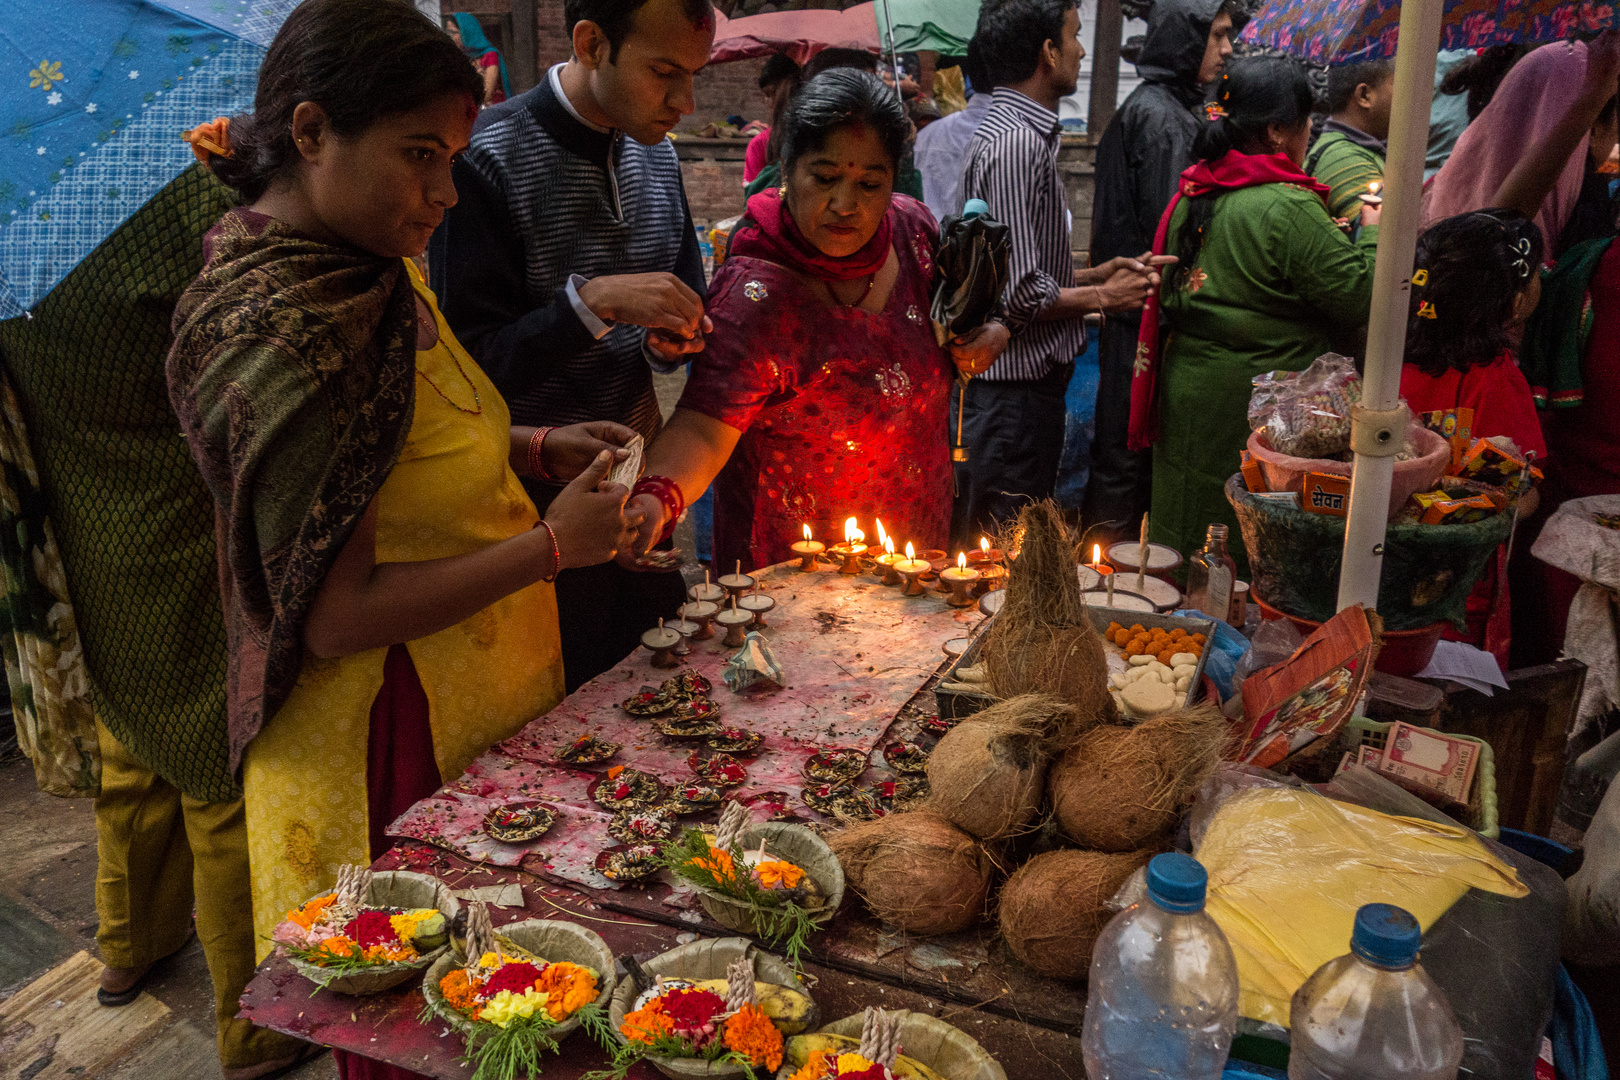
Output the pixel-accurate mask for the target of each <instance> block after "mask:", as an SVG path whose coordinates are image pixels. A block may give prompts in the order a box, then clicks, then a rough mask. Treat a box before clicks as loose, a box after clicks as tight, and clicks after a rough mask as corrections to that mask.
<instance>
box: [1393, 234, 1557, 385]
mask: <svg viewBox="0 0 1620 1080" xmlns="http://www.w3.org/2000/svg"><path fill="white" fill-rule="evenodd" d="M1541 253H1542V241H1541V230H1540V229H1538V228H1537V227H1536V223H1535V222H1533V221H1531V220H1530V219H1529V218H1526V217H1524V216H1523V215H1521V214H1517V213H1515V212H1513V211H1512V210H1476V211H1474V212H1472V213H1468V214H1458V215H1457V216H1456V217H1449V218H1446V219H1444V220H1442V221H1437V222H1435V223H1434V224H1433V225H1431V226H1429V228H1428V229H1426V230H1425V231H1424V232H1423V234H1422V235H1421V236H1419V237H1418V242H1417V264H1416V268H1415V269H1414V270H1413V272H1412V313H1411V316H1410V319H1409V321H1408V322H1407V326H1406V361H1407V363H1410V364H1416V365H1417V366H1418V367H1419V368H1421V369H1422V370H1423V371H1425V372H1426V373H1428V374H1430V375H1441V374H1444V373H1445V371H1446V370H1447V369H1448V368H1456V369H1457V370H1458V371H1467V370H1468V369H1469V368H1472V367H1477V366H1478V365H1480V364H1488V363H1490V362H1491V361H1492V360H1494V359H1496V358H1497V357H1498V356H1500V355H1501V354H1502V353H1503V351H1504V350H1506V349H1508V348H1510V347H1512V345H1513V343H1514V341H1515V339H1516V337H1517V330H1518V329H1519V327H1520V326H1521V325H1522V324H1523V323H1524V321H1525V320H1526V319H1528V318H1529V317H1530V313H1531V312H1532V311H1534V310H1535V309H1536V303H1537V301H1538V300H1539V299H1540V298H1541V275H1540V273H1539V269H1540V266H1541Z"/></svg>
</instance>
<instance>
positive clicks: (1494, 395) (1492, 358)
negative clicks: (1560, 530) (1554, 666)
mask: <svg viewBox="0 0 1620 1080" xmlns="http://www.w3.org/2000/svg"><path fill="white" fill-rule="evenodd" d="M1542 246H1543V245H1542V238H1541V230H1540V229H1538V228H1537V227H1536V224H1535V222H1533V221H1531V220H1529V219H1528V218H1526V217H1524V216H1523V215H1521V214H1518V213H1515V212H1513V211H1511V210H1478V211H1475V212H1473V213H1469V214H1458V215H1457V216H1456V217H1449V218H1445V219H1444V220H1442V221H1437V222H1435V224H1434V225H1432V226H1430V227H1429V228H1428V229H1427V230H1426V231H1425V232H1424V233H1423V235H1422V236H1420V237H1418V244H1417V266H1416V269H1415V270H1414V271H1413V273H1412V314H1411V317H1410V321H1409V322H1408V323H1407V329H1406V363H1405V364H1403V365H1402V367H1401V397H1403V398H1405V399H1406V403H1407V404H1408V405H1410V406H1411V407H1412V411H1413V412H1416V413H1419V414H1422V413H1429V412H1444V411H1447V410H1451V409H1458V408H1466V409H1472V410H1474V426H1473V429H1472V431H1471V435H1472V436H1473V438H1475V439H1489V438H1494V437H1496V436H1502V435H1505V436H1507V437H1508V438H1509V439H1512V440H1513V443H1514V445H1515V446H1516V447H1517V448H1518V451H1519V453H1521V454H1525V453H1532V452H1533V453H1534V454H1535V456H1536V458H1537V460H1545V459H1546V457H1547V441H1546V439H1545V438H1544V437H1543V435H1542V433H1541V421H1540V419H1539V418H1538V417H1537V416H1536V406H1535V401H1534V400H1533V399H1532V398H1531V396H1530V384H1529V383H1528V382H1526V381H1525V378H1524V374H1523V373H1522V372H1521V371H1520V370H1519V365H1518V363H1517V362H1516V361H1515V360H1514V352H1515V350H1516V349H1517V347H1518V344H1519V340H1520V338H1521V337H1522V336H1523V333H1524V324H1525V320H1527V319H1529V317H1530V314H1531V312H1533V311H1535V309H1536V304H1537V303H1538V302H1539V301H1540V299H1541V276H1540V274H1539V273H1538V270H1539V268H1540V266H1541V256H1542ZM1536 502H1537V496H1536V492H1535V491H1533V490H1532V491H1529V492H1527V493H1525V495H1524V496H1523V497H1522V498H1521V499H1520V501H1519V513H1520V514H1521V515H1522V516H1529V515H1530V514H1533V513H1534V512H1535V508H1536ZM1444 636H1445V637H1446V638H1448V639H1450V640H1453V641H1467V642H1470V643H1471V644H1474V645H1480V646H1482V647H1483V648H1484V649H1485V650H1486V651H1488V652H1491V653H1493V654H1495V655H1496V657H1497V660H1498V662H1499V663H1501V665H1502V668H1503V670H1506V669H1507V660H1508V656H1507V653H1508V594H1507V578H1506V574H1505V572H1504V570H1503V567H1502V552H1501V551H1498V552H1497V554H1496V558H1495V559H1493V560H1492V562H1491V565H1490V566H1488V567H1487V568H1486V571H1485V574H1484V576H1483V577H1482V578H1481V579H1480V582H1479V584H1478V585H1477V586H1475V588H1474V591H1473V593H1472V594H1470V596H1469V597H1468V632H1467V633H1466V634H1457V633H1454V632H1453V631H1452V630H1451V628H1449V627H1448V628H1447V630H1446V632H1445V635H1444Z"/></svg>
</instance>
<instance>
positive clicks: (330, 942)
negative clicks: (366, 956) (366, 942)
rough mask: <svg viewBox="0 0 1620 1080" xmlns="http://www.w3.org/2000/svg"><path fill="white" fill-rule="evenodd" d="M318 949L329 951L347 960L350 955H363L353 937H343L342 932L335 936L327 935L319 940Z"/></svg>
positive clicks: (324, 951)
mask: <svg viewBox="0 0 1620 1080" xmlns="http://www.w3.org/2000/svg"><path fill="white" fill-rule="evenodd" d="M320 951H321V952H323V953H330V954H331V955H333V956H335V957H337V958H338V959H340V960H347V959H349V958H350V957H354V956H360V955H363V954H362V953H361V951H360V945H359V943H358V942H356V941H355V940H354V939H353V938H346V937H344V936H343V935H342V934H339V935H338V936H337V937H329V938H327V939H326V940H325V941H323V942H321V947H320Z"/></svg>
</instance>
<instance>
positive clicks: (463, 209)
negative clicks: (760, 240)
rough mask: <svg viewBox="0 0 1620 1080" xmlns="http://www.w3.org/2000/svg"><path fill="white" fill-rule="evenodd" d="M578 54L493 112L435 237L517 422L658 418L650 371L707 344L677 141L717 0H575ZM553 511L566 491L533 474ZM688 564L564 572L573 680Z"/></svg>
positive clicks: (654, 421) (677, 593) (606, 655)
mask: <svg viewBox="0 0 1620 1080" xmlns="http://www.w3.org/2000/svg"><path fill="white" fill-rule="evenodd" d="M564 12H565V15H566V18H567V21H568V24H569V27H570V33H571V34H572V35H573V46H574V56H573V59H571V60H569V61H568V63H566V64H559V65H557V66H556V67H554V68H552V69H551V71H550V72H549V73H547V75H546V77H545V78H544V79H542V80H541V82H540V85H539V86H536V87H535V88H534V89H533V90H530V91H528V92H526V93H523V94H520V95H518V96H517V97H515V98H513V99H511V100H510V101H507V102H504V103H503V104H500V105H496V106H494V107H492V108H490V109H487V110H485V111H484V113H483V115H482V116H480V117H479V119H478V124H477V126H476V127H475V129H474V132H473V137H472V145H471V146H470V147H469V148H468V150H467V153H466V154H465V156H464V158H463V160H462V161H461V162H460V163H458V165H457V166H456V190H457V193H458V195H459V196H460V201H459V202H458V203H457V205H456V206H455V207H453V208H452V209H451V210H450V211H449V213H448V214H447V215H446V216H445V220H444V224H443V225H442V226H441V227H440V228H439V231H438V233H437V234H435V236H434V240H433V244H432V246H431V247H430V249H429V258H430V260H431V283H432V285H433V288H434V289H435V290H437V292H438V295H439V300H440V305H441V307H442V308H443V310H444V314H445V318H446V319H448V320H449V322H450V325H451V327H452V328H453V329H454V330H455V332H456V336H457V337H458V338H460V339H461V341H462V343H463V344H464V345H465V346H466V347H467V350H468V351H469V352H470V353H472V355H473V356H474V358H476V359H477V360H478V362H479V363H480V364H481V365H482V366H483V368H484V370H485V371H486V372H488V374H489V376H490V378H491V379H492V380H494V382H495V385H496V386H497V387H498V388H499V389H500V391H501V394H502V395H503V396H504V397H505V398H506V401H507V404H508V405H509V406H510V407H511V410H512V420H513V422H514V423H517V424H533V425H536V426H551V425H563V424H573V423H584V422H589V421H616V422H618V423H621V424H625V425H627V426H629V427H631V428H633V429H635V430H636V431H638V432H640V433H641V435H642V436H643V437H644V438H646V439H647V440H648V441H649V442H650V441H651V440H652V437H653V435H654V434H656V433H657V431H658V429H659V427H660V425H661V419H660V415H659V411H658V401H657V398H656V397H655V396H654V393H653V384H652V372H653V370H654V369H655V368H657V369H659V370H673V368H674V367H676V366H678V365H679V364H680V363H682V362H683V360H684V357H685V356H686V354H688V353H692V352H696V351H699V350H701V349H702V348H703V335H704V333H705V332H706V331H707V330H708V329H709V328H710V327H709V321H708V318H707V317H706V316H705V315H704V314H703V296H704V280H703V263H702V258H701V255H700V253H699V251H698V246H697V237H696V235H695V233H694V231H693V227H692V214H691V211H690V209H688V207H687V204H686V192H685V190H684V189H683V187H682V185H681V172H680V163H679V162H678V161H677V160H676V157H675V148H674V146H673V145H671V143H670V142H669V140H668V139H667V138H666V137H665V136H667V135H668V133H669V131H670V129H671V128H673V127H674V126H675V124H676V123H678V122H679V120H680V118H681V117H682V116H684V115H687V114H689V113H691V111H692V108H693V98H692V75H693V73H694V72H696V71H697V70H698V69H699V68H701V67H702V66H703V65H704V64H705V63H707V62H708V58H709V47H710V45H711V44H712V43H713V40H714V29H715V20H714V13H713V10H712V9H711V7H710V3H709V0H639V2H638V0H567V3H566V4H565V5H564ZM525 484H528V485H530V486H529V493H530V495H531V496H533V498H534V501H535V504H536V505H537V506H538V507H539V508H540V509H541V510H542V512H544V508H545V506H546V505H547V504H548V503H549V502H550V501H551V499H552V498H553V497H554V496H555V495H556V493H557V491H558V490H560V488H559V487H557V486H553V485H547V484H546V483H545V482H544V481H537V482H532V483H531V482H530V481H527V480H526V481H525ZM684 592H685V590H684V586H683V584H682V581H681V577H680V574H679V572H676V571H670V572H664V573H644V574H643V573H635V572H632V571H630V570H626V569H624V568H622V567H620V566H618V565H616V564H614V563H608V564H605V565H603V566H595V567H589V568H585V569H579V570H565V571H563V572H562V574H560V575H559V576H558V578H557V608H558V618H559V622H560V624H561V631H562V648H563V666H564V674H565V676H566V679H567V685H568V689H569V691H570V692H572V691H573V690H574V689H575V688H577V687H578V686H579V685H580V684H581V683H583V682H585V681H586V680H587V679H590V678H592V677H593V676H595V675H598V674H600V673H601V672H603V671H605V670H607V669H608V668H609V667H611V666H613V665H614V664H615V663H617V662H618V661H620V660H622V659H623V658H624V657H625V656H626V655H628V654H629V653H630V652H632V651H634V650H635V649H636V648H637V647H638V646H639V644H640V635H641V633H642V631H644V630H646V629H648V628H649V627H650V626H652V625H653V624H654V623H655V622H656V621H657V620H658V618H659V617H660V616H669V617H673V616H674V614H675V609H676V607H677V606H678V605H679V604H680V603H681V601H682V600H683V599H684V598H685V597H684Z"/></svg>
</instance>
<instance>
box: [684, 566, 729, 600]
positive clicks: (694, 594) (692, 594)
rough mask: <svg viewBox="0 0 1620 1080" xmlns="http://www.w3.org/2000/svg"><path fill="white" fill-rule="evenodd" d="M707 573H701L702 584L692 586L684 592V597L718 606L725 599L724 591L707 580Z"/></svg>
mask: <svg viewBox="0 0 1620 1080" xmlns="http://www.w3.org/2000/svg"><path fill="white" fill-rule="evenodd" d="M709 573H710V572H709V571H708V570H705V571H703V584H701V585H693V586H692V587H691V588H690V589H687V590H686V595H687V597H688V598H689V599H692V600H707V601H708V602H709V603H711V604H718V603H719V602H720V601H721V600H723V599H725V595H726V590H724V589H722V588H721V587H720V586H718V585H716V584H715V583H714V582H712V581H710V580H709Z"/></svg>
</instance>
